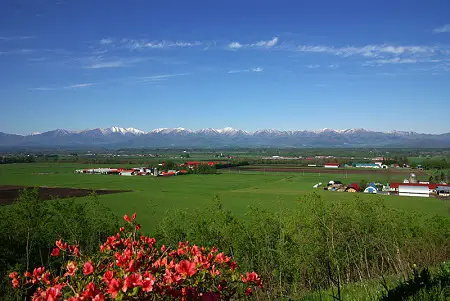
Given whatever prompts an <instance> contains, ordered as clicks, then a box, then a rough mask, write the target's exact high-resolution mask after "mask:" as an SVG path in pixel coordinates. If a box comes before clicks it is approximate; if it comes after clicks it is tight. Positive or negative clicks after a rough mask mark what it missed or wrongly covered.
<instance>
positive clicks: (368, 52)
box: [296, 44, 438, 57]
mask: <svg viewBox="0 0 450 301" xmlns="http://www.w3.org/2000/svg"><path fill="white" fill-rule="evenodd" d="M296 51H298V52H312V53H329V54H333V55H336V56H342V57H350V56H363V57H380V56H382V55H385V54H390V55H402V54H430V53H434V52H436V51H438V49H436V48H433V47H430V46H414V45H413V46H394V45H388V44H381V45H377V44H373V45H364V46H346V47H334V46H324V45H299V46H297V47H296Z"/></svg>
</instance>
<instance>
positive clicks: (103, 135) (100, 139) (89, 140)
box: [0, 126, 450, 148]
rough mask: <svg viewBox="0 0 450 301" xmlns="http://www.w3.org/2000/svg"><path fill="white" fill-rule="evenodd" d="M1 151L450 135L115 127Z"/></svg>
mask: <svg viewBox="0 0 450 301" xmlns="http://www.w3.org/2000/svg"><path fill="white" fill-rule="evenodd" d="M0 147H2V148H11V147H47V148H51V147H82V148H87V147H110V148H116V147H117V148H119V147H150V148H151V147H180V148H184V147H210V148H214V147H450V133H447V134H440V135H433V134H420V133H416V132H404V131H391V132H387V133H383V132H376V131H370V130H366V129H361V128H359V129H345V130H335V129H330V128H325V129H321V130H317V131H310V130H294V131H281V130H277V129H264V130H258V131H255V132H247V131H244V130H240V129H235V128H231V127H225V128H223V129H214V128H205V129H199V130H189V129H186V128H182V127H178V128H157V129H154V130H151V131H148V132H145V131H142V130H138V129H135V128H131V127H128V128H123V127H118V126H114V127H110V128H103V129H102V128H96V129H86V130H81V131H70V130H64V129H57V130H53V131H48V132H44V133H33V134H30V135H15V134H6V133H1V132H0Z"/></svg>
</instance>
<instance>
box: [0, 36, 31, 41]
mask: <svg viewBox="0 0 450 301" xmlns="http://www.w3.org/2000/svg"><path fill="white" fill-rule="evenodd" d="M35 38H36V37H33V36H15V37H0V41H15V40H29V39H35Z"/></svg>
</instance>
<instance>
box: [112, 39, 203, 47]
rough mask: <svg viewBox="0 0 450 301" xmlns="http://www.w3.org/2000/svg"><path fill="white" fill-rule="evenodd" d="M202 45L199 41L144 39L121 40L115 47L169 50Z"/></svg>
mask: <svg viewBox="0 0 450 301" xmlns="http://www.w3.org/2000/svg"><path fill="white" fill-rule="evenodd" d="M201 45H203V43H202V42H200V41H166V40H162V41H148V40H145V39H142V40H133V39H122V40H120V43H119V45H115V47H116V48H117V47H125V48H128V49H131V50H138V49H146V48H147V49H148V48H149V49H170V48H190V47H198V46H201Z"/></svg>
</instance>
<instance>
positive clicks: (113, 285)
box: [108, 278, 121, 298]
mask: <svg viewBox="0 0 450 301" xmlns="http://www.w3.org/2000/svg"><path fill="white" fill-rule="evenodd" d="M120 287H121V283H120V280H119V279H116V278H113V279H112V280H111V281H110V282H109V284H108V293H109V294H111V297H113V298H116V296H117V293H118V292H119V290H120Z"/></svg>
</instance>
